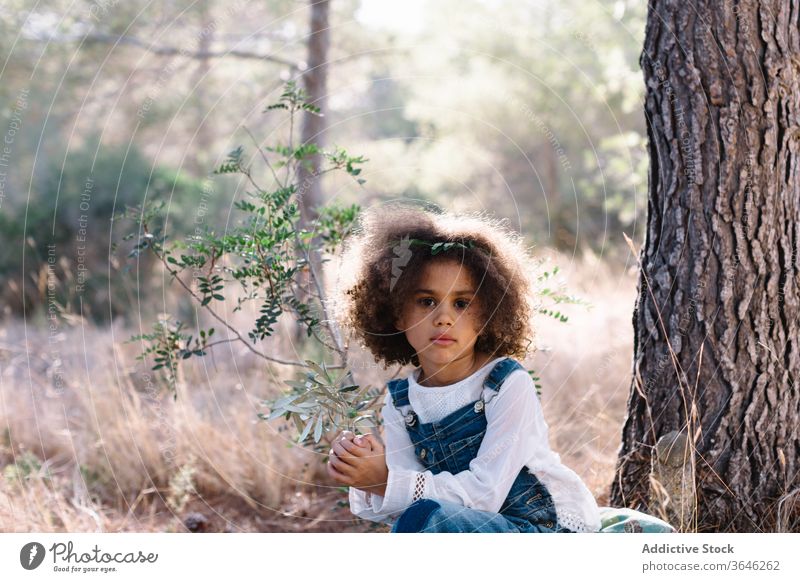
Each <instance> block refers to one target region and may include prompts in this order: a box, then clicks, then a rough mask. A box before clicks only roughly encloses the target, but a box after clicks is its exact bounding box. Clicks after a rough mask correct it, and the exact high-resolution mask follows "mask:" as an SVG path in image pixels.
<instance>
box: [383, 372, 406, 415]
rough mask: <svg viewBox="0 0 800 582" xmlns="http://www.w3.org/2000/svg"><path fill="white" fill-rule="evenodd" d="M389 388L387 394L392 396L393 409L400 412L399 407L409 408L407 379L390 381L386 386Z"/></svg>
mask: <svg viewBox="0 0 800 582" xmlns="http://www.w3.org/2000/svg"><path fill="white" fill-rule="evenodd" d="M387 386H388V387H389V394H391V395H392V402H393V403H394V407H395V408H396V409H398V410H400V407H401V406H410V405H411V402H409V401H408V379H407V378H397V379H395V380H390V381H389V383H388V384H387Z"/></svg>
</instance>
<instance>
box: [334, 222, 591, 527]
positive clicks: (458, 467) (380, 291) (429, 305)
mask: <svg viewBox="0 0 800 582" xmlns="http://www.w3.org/2000/svg"><path fill="white" fill-rule="evenodd" d="M344 265H345V266H347V265H350V266H351V267H354V269H353V272H352V273H351V277H352V282H351V284H349V285H345V287H344V288H345V290H346V294H345V295H344V300H342V301H340V302H339V306H340V308H341V307H343V308H344V309H343V310H342V311H340V317H341V318H342V321H343V323H344V324H345V325H346V326H347V327H349V328H351V329H352V330H353V331H354V332H355V334H356V335H357V336H358V337H359V339H360V340H361V342H362V343H363V344H364V345H365V346H366V347H367V348H368V349H369V350H370V351H371V352H372V354H373V355H374V356H375V358H376V360H383V361H384V362H385V363H386V365H391V364H401V365H402V364H409V363H411V364H413V365H414V366H416V369H415V370H413V372H412V373H411V374H410V375H408V376H407V377H405V378H402V379H396V380H392V381H390V382H389V383H388V391H387V394H386V399H385V401H384V404H383V408H382V416H383V419H384V427H385V447H384V444H383V443H382V442H381V440H380V437H379V436H377V435H376V434H367V435H364V436H362V437H355V436H354V435H353V434H352V433H347V432H346V433H344V434H343V435H342V436H341V438H339V439H337V440H336V441H335V442H334V445H333V449H332V450H331V453H332V454H331V455H330V462H329V464H328V473H329V474H330V476H331V477H332V478H333V479H334V480H336V481H337V482H339V483H342V484H345V485H348V486H350V508H351V511H352V512H353V513H354V514H355V515H357V516H359V517H362V518H365V519H370V520H374V521H383V522H387V523H392V530H391V531H392V532H525V533H528V532H592V531H598V530H599V528H600V516H599V512H598V507H597V504H596V502H595V500H594V498H593V496H592V494H591V493H590V491H589V490H588V489H587V488H586V486H585V485H584V484H583V482H582V481H581V479H580V477H578V475H576V474H575V473H574V472H573V471H572V470H570V469H569V468H567V467H566V466H564V465H563V464H562V463H561V460H560V457H559V456H558V455H557V454H556V453H554V452H553V451H552V450H551V449H550V446H549V443H548V434H547V431H548V427H547V423H546V422H545V420H544V417H543V414H542V408H541V405H540V403H539V399H538V396H537V394H536V389H535V385H534V383H533V380H532V379H531V377H530V375H529V374H528V372H527V371H526V370H525V368H524V367H523V366H522V365H521V364H520V362H519V361H518V359H516V358H519V359H522V358H524V357H525V355H526V352H527V348H528V346H529V345H530V344H531V342H532V338H531V335H532V330H531V328H530V325H529V324H530V318H531V314H532V304H531V299H532V297H531V289H532V288H531V281H530V280H529V278H528V276H526V273H530V272H532V268H531V265H530V258H529V256H528V253H527V251H526V249H525V247H524V246H523V244H522V241H521V239H520V237H518V236H515V235H514V234H513V233H511V232H510V231H508V230H507V229H506V228H505V227H504V226H503V225H502V223H500V222H497V221H494V220H490V219H487V218H482V217H479V216H451V215H447V214H443V213H433V212H429V211H424V210H420V209H416V208H410V207H403V206H395V207H390V208H387V207H385V206H384V207H381V208H380V211H379V212H378V211H371V212H366V213H365V214H364V215H363V216H362V228H361V231H360V232H358V233H356V234H355V235H354V236H353V238H352V239H351V241H350V243H349V244H348V248H347V249H346V251H345V262H344Z"/></svg>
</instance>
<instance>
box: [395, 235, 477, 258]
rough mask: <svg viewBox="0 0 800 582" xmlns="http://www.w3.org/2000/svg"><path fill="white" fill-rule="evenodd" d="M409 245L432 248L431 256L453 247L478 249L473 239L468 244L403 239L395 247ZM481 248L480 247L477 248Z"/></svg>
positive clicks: (467, 241) (396, 242)
mask: <svg viewBox="0 0 800 582" xmlns="http://www.w3.org/2000/svg"><path fill="white" fill-rule="evenodd" d="M404 243H405V244H407V245H408V246H409V247H410V246H420V247H430V249H431V255H438V254H439V253H441V252H445V251H449V250H450V249H451V248H453V247H458V248H462V249H465V250H466V249H473V248H476V245H475V241H473V240H471V239H466V242H459V241H437V242H430V241H427V240H422V239H418V238H408V239H402V240H399V241H395V242H394V243H393V246H396V245H398V244H399V245H403V246H405V244H404ZM477 248H480V247H477Z"/></svg>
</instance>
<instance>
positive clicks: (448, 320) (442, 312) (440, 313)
mask: <svg viewBox="0 0 800 582" xmlns="http://www.w3.org/2000/svg"><path fill="white" fill-rule="evenodd" d="M433 324H434V325H436V326H439V325H453V315H452V314H451V313H450V311H449V310H448V309H447V308H443V307H441V306H440V307H439V309H437V310H436V313H435V314H434V316H433Z"/></svg>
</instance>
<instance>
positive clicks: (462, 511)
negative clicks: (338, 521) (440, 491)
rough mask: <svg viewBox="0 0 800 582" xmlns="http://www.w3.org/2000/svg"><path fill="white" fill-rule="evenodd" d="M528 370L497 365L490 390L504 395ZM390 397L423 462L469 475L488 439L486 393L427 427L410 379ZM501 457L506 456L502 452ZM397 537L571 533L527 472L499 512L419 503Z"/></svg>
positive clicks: (398, 525) (508, 362)
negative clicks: (511, 379) (414, 406)
mask: <svg viewBox="0 0 800 582" xmlns="http://www.w3.org/2000/svg"><path fill="white" fill-rule="evenodd" d="M517 369H524V368H523V366H522V365H521V364H520V363H519V362H517V361H516V360H514V359H512V358H506V359H504V360H501V361H499V362H497V364H495V366H494V367H493V368H492V371H491V372H490V373H489V375H488V376H487V378H486V381H485V382H484V388H487V387H488V388H491V389H492V390H494V391H496V392H499V390H500V388H501V386H502V384H503V382H504V381H505V379H506V378H507V377H508V375H509V374H511V372H513V371H514V370H517ZM388 388H389V393H390V394H391V397H392V401H393V403H394V406H395V408H397V409H398V410H400V411H401V412H402V413H403V414H404V418H405V423H406V429H407V430H408V434H409V436H410V437H411V442H412V443H413V445H414V453H415V454H416V456H417V459H419V461H420V463H421V464H422V465H423V466H424V467H425V468H426V469H428V470H430V471H431V472H432V473H434V474H436V473H439V472H441V471H449V472H450V473H452V474H453V475H455V474H457V473H460V472H461V471H467V470H469V464H470V461H472V459H474V458H475V457H476V456H477V454H478V449H479V448H480V446H481V441H483V436H484V435H485V434H486V426H487V422H486V415H485V412H484V409H485V402H484V399H483V393H482V394H481V398H480V399H478V400H476V401H475V402H471V403H469V404H467V405H465V406H463V407H461V408H459V409H458V410H455V411H453V412H452V413H450V414H448V415H447V416H445V417H444V418H442V419H441V420H438V421H436V422H429V423H422V422H420V421H419V418H418V417H417V414H416V413H415V412H414V411H413V410H411V403H410V401H409V399H408V379H406V378H403V379H397V380H392V381H390V382H389V383H388ZM497 454H503V451H498V452H497ZM391 531H392V532H397V533H401V532H523V533H534V532H564V533H567V532H570V530H568V529H566V528H564V527H561V526H560V525H559V524H558V519H557V514H556V509H555V505H554V503H553V498H552V497H551V495H550V492H549V491H548V490H547V488H546V487H545V486H544V485H543V484H542V483H541V482H540V481H539V479H537V478H536V475H534V474H533V473H531V472H530V471H529V470H528V468H527V467H523V468H522V469H521V470H520V472H519V474H518V475H517V477H516V479H515V480H514V483H513V484H512V486H511V490H510V491H509V493H508V496H507V497H506V499H505V501H504V502H503V505H502V506H501V507H500V512H499V513H493V512H489V511H482V510H478V509H473V508H468V507H465V506H463V505H461V504H459V503H453V502H450V501H444V500H437V499H425V498H423V499H418V500H417V501H415V502H414V503H412V504H411V505H409V506H408V508H407V509H406V510H405V511H404V512H403V513H402V514H401V515H400V517H399V518H398V519H397V521H396V522H395V523H394V525H393V526H392V530H391Z"/></svg>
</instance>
